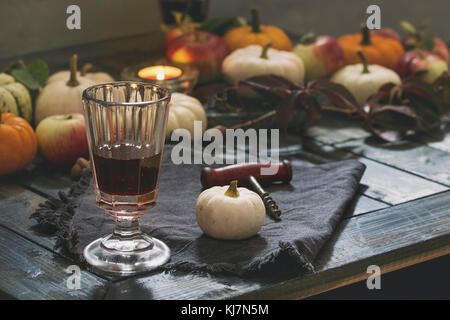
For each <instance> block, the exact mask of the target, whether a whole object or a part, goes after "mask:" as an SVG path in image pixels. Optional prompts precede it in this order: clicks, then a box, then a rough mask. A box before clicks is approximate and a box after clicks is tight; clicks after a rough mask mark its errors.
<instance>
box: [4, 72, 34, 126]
mask: <svg viewBox="0 0 450 320" xmlns="http://www.w3.org/2000/svg"><path fill="white" fill-rule="evenodd" d="M0 112H10V113H13V114H15V115H20V116H21V117H22V118H24V119H25V120H27V121H28V122H31V120H32V116H33V107H32V104H31V96H30V93H29V92H28V89H27V88H25V86H24V85H22V84H21V83H19V82H15V80H14V77H12V76H10V75H9V74H6V73H0Z"/></svg>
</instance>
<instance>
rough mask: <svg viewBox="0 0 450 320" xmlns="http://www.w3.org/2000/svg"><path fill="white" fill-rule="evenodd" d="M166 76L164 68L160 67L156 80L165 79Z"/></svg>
mask: <svg viewBox="0 0 450 320" xmlns="http://www.w3.org/2000/svg"><path fill="white" fill-rule="evenodd" d="M165 78H166V76H165V74H164V70H163V69H159V70H158V71H157V72H156V80H160V81H161V80H164V79H165Z"/></svg>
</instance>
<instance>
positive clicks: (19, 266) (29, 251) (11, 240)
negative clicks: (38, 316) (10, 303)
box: [0, 227, 106, 300]
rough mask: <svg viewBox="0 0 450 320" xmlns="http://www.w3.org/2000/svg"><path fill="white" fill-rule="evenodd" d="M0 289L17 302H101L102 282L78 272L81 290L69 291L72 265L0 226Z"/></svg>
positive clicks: (84, 272) (103, 281)
mask: <svg viewBox="0 0 450 320" xmlns="http://www.w3.org/2000/svg"><path fill="white" fill-rule="evenodd" d="M0 257H1V259H0V290H1V291H2V292H4V294H6V295H9V296H11V297H15V298H17V299H45V300H53V299H71V300H72V299H101V298H103V295H104V289H103V288H104V285H105V283H106V281H105V280H103V279H101V278H99V277H96V276H95V275H93V274H91V273H89V272H86V271H83V270H81V273H80V276H81V277H80V289H68V287H67V280H68V277H69V276H70V274H69V273H66V269H67V267H68V266H70V265H72V264H73V263H72V262H70V261H68V260H66V259H64V258H62V257H60V256H55V255H53V253H51V252H50V251H48V250H45V249H44V248H42V247H40V246H38V245H36V244H35V243H33V242H31V241H29V240H26V239H24V238H22V237H20V236H18V235H17V234H16V233H14V232H12V231H10V230H8V229H5V228H4V227H0Z"/></svg>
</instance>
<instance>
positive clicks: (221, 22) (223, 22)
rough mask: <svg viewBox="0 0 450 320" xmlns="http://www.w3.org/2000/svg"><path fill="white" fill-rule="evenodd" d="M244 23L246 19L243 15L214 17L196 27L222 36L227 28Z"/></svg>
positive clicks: (243, 24)
mask: <svg viewBox="0 0 450 320" xmlns="http://www.w3.org/2000/svg"><path fill="white" fill-rule="evenodd" d="M246 24H247V21H246V20H245V18H243V17H228V18H214V19H209V20H208V21H206V22H204V23H203V24H202V25H201V26H199V27H198V28H197V29H198V30H202V31H207V32H210V33H215V34H217V35H219V36H223V35H224V34H225V33H226V32H227V31H228V30H230V29H232V28H236V27H240V26H245V25H246Z"/></svg>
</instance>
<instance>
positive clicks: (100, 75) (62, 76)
mask: <svg viewBox="0 0 450 320" xmlns="http://www.w3.org/2000/svg"><path fill="white" fill-rule="evenodd" d="M92 67H93V65H92V64H90V63H88V64H85V65H84V66H83V67H82V68H81V71H79V72H77V77H85V78H88V79H90V80H92V81H94V82H96V83H98V84H100V83H107V82H113V81H114V78H113V77H112V76H111V75H110V74H108V73H106V72H88V71H89V70H90V69H91V68H92ZM69 78H70V70H63V71H58V72H55V73H54V74H52V75H51V76H50V77H48V79H47V84H49V83H51V82H53V81H60V80H66V81H67V79H69Z"/></svg>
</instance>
